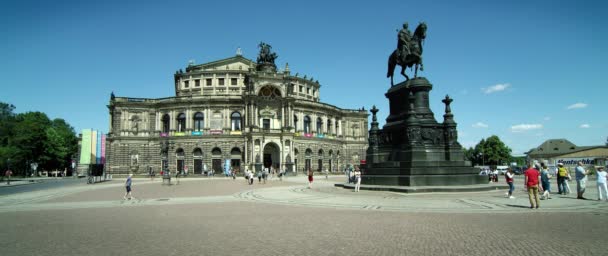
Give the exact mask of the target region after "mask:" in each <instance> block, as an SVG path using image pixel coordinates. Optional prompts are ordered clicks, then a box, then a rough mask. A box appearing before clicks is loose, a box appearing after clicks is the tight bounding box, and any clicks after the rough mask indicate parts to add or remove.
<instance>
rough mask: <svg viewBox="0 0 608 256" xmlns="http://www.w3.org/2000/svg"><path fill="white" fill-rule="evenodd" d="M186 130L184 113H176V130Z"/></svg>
mask: <svg viewBox="0 0 608 256" xmlns="http://www.w3.org/2000/svg"><path fill="white" fill-rule="evenodd" d="M185 131H186V114H184V113H180V114H179V115H177V132H185Z"/></svg>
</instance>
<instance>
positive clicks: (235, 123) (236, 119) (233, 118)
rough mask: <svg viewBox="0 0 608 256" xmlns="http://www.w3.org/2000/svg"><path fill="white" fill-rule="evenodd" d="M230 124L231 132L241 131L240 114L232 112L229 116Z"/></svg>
mask: <svg viewBox="0 0 608 256" xmlns="http://www.w3.org/2000/svg"><path fill="white" fill-rule="evenodd" d="M230 124H231V128H232V130H233V131H240V130H241V113H239V112H234V113H232V115H230Z"/></svg>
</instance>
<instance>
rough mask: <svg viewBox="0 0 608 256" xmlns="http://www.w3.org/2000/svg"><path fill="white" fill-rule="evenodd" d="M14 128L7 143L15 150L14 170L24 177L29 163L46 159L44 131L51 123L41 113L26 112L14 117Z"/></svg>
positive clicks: (40, 162) (39, 162)
mask: <svg viewBox="0 0 608 256" xmlns="http://www.w3.org/2000/svg"><path fill="white" fill-rule="evenodd" d="M15 121H16V122H15V126H14V127H13V137H12V138H11V142H10V143H9V144H10V145H12V146H13V147H14V148H17V149H18V150H17V151H16V156H15V162H16V163H19V164H18V165H16V168H15V169H16V170H17V171H18V172H19V173H20V174H22V175H26V174H27V173H26V172H27V171H28V170H29V163H31V162H37V163H38V164H43V163H42V161H44V160H46V159H47V156H46V155H45V147H44V145H45V141H46V129H47V128H48V127H49V126H50V125H51V121H50V120H49V118H48V117H47V116H46V114H44V113H42V112H27V113H21V114H17V115H16V116H15Z"/></svg>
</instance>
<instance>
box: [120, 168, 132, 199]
mask: <svg viewBox="0 0 608 256" xmlns="http://www.w3.org/2000/svg"><path fill="white" fill-rule="evenodd" d="M132 177H133V174H129V176H127V181H126V182H125V188H126V189H127V192H126V193H125V195H124V196H123V197H122V198H123V199H124V200H127V199H129V200H131V197H132V195H131V184H132ZM127 196H129V197H128V198H127Z"/></svg>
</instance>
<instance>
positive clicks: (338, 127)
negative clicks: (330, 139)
mask: <svg viewBox="0 0 608 256" xmlns="http://www.w3.org/2000/svg"><path fill="white" fill-rule="evenodd" d="M339 131H340V125H339V123H338V120H336V135H338V134H340V132H339Z"/></svg>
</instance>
